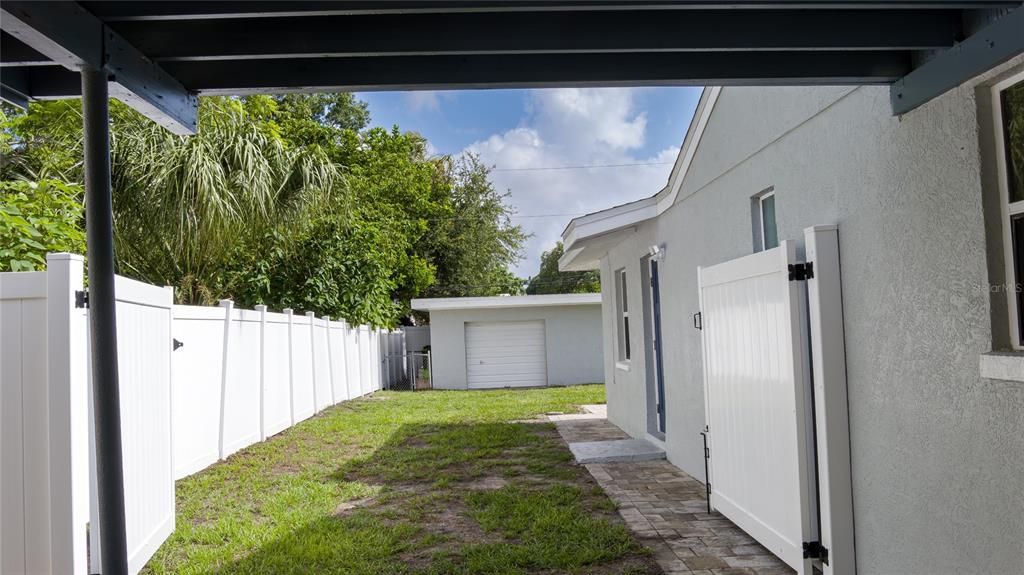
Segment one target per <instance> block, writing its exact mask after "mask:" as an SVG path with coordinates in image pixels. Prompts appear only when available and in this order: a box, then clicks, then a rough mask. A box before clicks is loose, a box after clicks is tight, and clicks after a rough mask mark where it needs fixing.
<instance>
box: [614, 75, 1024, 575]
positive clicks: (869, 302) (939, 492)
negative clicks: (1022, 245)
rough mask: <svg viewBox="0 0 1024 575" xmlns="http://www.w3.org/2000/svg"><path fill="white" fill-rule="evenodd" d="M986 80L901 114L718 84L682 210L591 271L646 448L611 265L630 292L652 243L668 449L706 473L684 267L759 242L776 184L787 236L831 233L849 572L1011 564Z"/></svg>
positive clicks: (1014, 466) (1016, 454)
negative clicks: (842, 387) (849, 514)
mask: <svg viewBox="0 0 1024 575" xmlns="http://www.w3.org/2000/svg"><path fill="white" fill-rule="evenodd" d="M1022 65H1024V58H1017V59H1016V60H1015V61H1014V62H1011V63H1010V64H1009V65H1007V66H1004V67H1001V68H1000V70H998V71H996V72H999V73H1001V72H1002V71H1004V70H1006V69H1010V68H1019V67H1020V66H1022ZM991 76H992V74H990V75H987V76H986V77H985V78H981V79H978V80H976V81H974V82H971V83H970V84H968V85H965V86H962V87H960V88H958V89H956V90H954V91H952V92H950V93H948V94H946V95H944V96H942V97H940V98H938V99H937V100H935V101H933V102H931V103H929V104H927V105H925V106H924V107H922V108H920V109H918V110H916V111H914V112H912V113H910V114H907V115H906V116H904V117H902V118H897V117H893V116H892V115H891V114H890V107H889V92H888V89H887V88H884V87H861V88H857V89H851V88H726V89H724V90H723V91H722V94H721V96H720V98H719V101H718V103H717V105H716V106H715V109H714V112H713V114H712V117H711V121H710V123H709V125H708V129H707V131H706V132H705V134H704V137H703V139H702V140H701V143H700V146H699V148H698V150H697V154H696V157H695V159H694V162H693V165H692V166H691V168H690V171H689V173H688V176H687V177H686V179H685V180H684V182H683V187H682V190H681V191H680V194H679V197H678V198H677V203H676V204H675V205H674V206H673V207H672V208H670V209H669V210H668V211H666V212H665V213H664V214H662V215H661V216H660V217H659V218H658V219H656V220H653V221H649V222H647V223H645V224H643V225H641V226H640V227H639V228H638V230H637V231H636V233H635V234H633V235H632V236H630V237H629V239H627V240H625V241H623V242H622V243H621V244H619V245H618V246H616V247H615V248H613V249H612V250H611V251H610V252H609V254H608V255H607V257H606V258H605V259H604V260H603V261H602V262H601V272H602V285H604V286H606V288H605V293H604V294H603V300H604V302H605V308H606V309H605V334H606V337H607V339H608V341H606V342H605V356H606V359H605V372H606V380H607V389H608V400H609V417H610V418H611V419H612V420H613V421H614V422H615V423H616V424H618V425H619V426H620V427H622V428H623V429H624V430H626V431H627V432H629V433H630V434H632V435H634V436H638V437H642V436H643V434H644V433H645V432H646V429H647V421H648V417H647V413H646V409H647V408H646V405H645V393H644V390H645V383H644V382H645V377H646V374H645V373H644V369H643V365H642V363H643V362H642V361H637V358H640V357H642V355H641V353H642V351H641V350H642V347H641V346H642V345H643V341H644V339H645V338H644V335H643V333H642V329H641V328H640V326H641V325H642V324H639V323H638V324H637V328H636V329H634V330H633V338H632V347H633V349H634V350H635V351H634V361H633V362H632V365H631V366H630V369H629V371H623V370H621V369H618V368H617V367H616V366H615V364H614V362H613V361H612V360H611V359H612V358H613V355H612V349H613V348H612V345H613V342H612V338H614V334H615V329H614V318H613V313H614V312H613V303H612V302H614V301H615V294H614V293H612V291H611V289H610V288H611V286H612V285H613V282H612V281H611V277H610V274H611V273H612V272H613V271H614V270H616V269H619V268H622V267H625V268H626V269H627V272H628V274H629V281H630V287H631V288H632V287H633V286H638V287H639V286H640V262H641V258H642V257H643V256H644V255H646V253H647V249H648V246H650V245H652V244H656V243H658V244H661V243H663V244H665V248H666V251H665V257H664V261H663V262H662V264H661V268H660V269H661V274H662V294H663V298H662V301H663V304H662V305H663V310H662V317H663V324H662V325H663V328H662V329H663V341H664V343H665V379H666V400H667V413H668V430H667V434H666V446H667V450H668V454H669V458H670V460H671V461H672V462H673V463H675V464H676V465H678V466H679V467H681V468H682V469H683V470H685V471H686V472H688V473H690V474H691V475H693V476H694V477H697V478H700V479H703V476H704V467H703V459H702V457H703V454H702V451H701V441H700V436H699V435H698V432H699V431H700V430H701V429H702V428H703V426H704V405H703V379H702V371H701V370H702V366H701V347H700V346H701V342H700V332H698V331H697V330H695V329H693V327H692V322H691V316H692V314H693V313H695V312H697V311H698V310H699V306H698V295H697V266H704V265H713V264H716V263H720V262H723V261H726V260H729V259H733V258H736V257H739V256H743V255H746V254H749V253H751V252H752V251H753V242H752V235H753V232H752V229H751V207H750V206H751V204H750V198H751V196H753V195H755V194H757V193H758V192H760V191H762V190H764V189H766V188H768V187H769V186H774V189H775V197H776V209H777V219H778V229H779V237H780V239H793V240H802V237H803V235H802V230H803V228H805V227H807V226H810V225H814V224H827V223H836V224H838V225H839V233H840V246H841V251H842V280H843V295H844V304H843V305H844V314H845V329H846V344H847V362H848V363H847V365H848V377H849V406H850V426H851V430H850V432H851V448H852V465H853V488H854V506H855V522H856V541H857V562H858V572H859V573H861V574H893V573H899V574H917V573H920V574H933V573H934V574H952V573H1024V384H1022V383H1019V382H1016V383H1014V382H1008V381H998V380H988V379H983V378H982V377H981V376H980V373H979V355H980V354H982V353H985V352H987V351H989V350H990V349H991V348H992V345H993V335H992V334H993V331H992V320H991V318H990V315H989V314H990V295H989V292H988V291H987V289H986V287H985V286H986V281H987V279H988V273H989V272H988V266H987V263H986V258H987V256H988V254H987V244H986V228H985V222H984V220H983V211H982V196H983V194H984V193H992V190H991V189H988V188H986V187H985V186H986V185H987V184H983V182H985V178H984V177H983V173H984V170H985V165H986V162H989V161H991V158H985V157H984V156H983V155H982V153H981V152H980V151H979V140H980V137H981V136H980V135H979V121H989V120H988V119H987V118H979V117H978V113H977V112H978V103H977V102H976V101H975V88H976V86H978V85H979V84H983V83H984V82H985V81H988V79H989V78H990V77H991ZM801 249H802V248H801ZM629 294H630V298H631V301H630V308H631V309H640V306H641V293H640V290H639V289H631V290H630V292H629Z"/></svg>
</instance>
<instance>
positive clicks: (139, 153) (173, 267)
mask: <svg viewBox="0 0 1024 575" xmlns="http://www.w3.org/2000/svg"><path fill="white" fill-rule="evenodd" d="M200 116H201V122H200V130H199V133H198V134H196V135H195V136H192V137H187V138H186V137H181V136H175V135H173V134H170V133H169V132H167V131H166V130H164V129H163V128H161V127H159V126H157V125H156V124H154V123H153V122H150V121H147V120H146V119H145V118H142V117H141V116H139V115H138V114H136V113H134V112H132V111H129V110H124V113H120V114H118V115H117V119H116V121H115V123H114V130H113V136H112V137H113V141H112V156H111V158H112V178H113V196H114V197H113V202H114V214H115V222H114V225H115V243H116V246H115V247H116V250H117V256H118V265H119V267H120V268H121V273H126V274H127V275H130V276H132V277H135V278H138V279H140V280H143V281H147V282H150V283H155V284H157V285H173V286H175V287H176V288H177V294H178V300H179V301H180V302H183V303H204V304H208V303H213V301H212V300H215V299H216V297H217V295H219V294H222V293H223V291H224V289H225V285H224V282H225V277H226V275H225V272H226V271H227V270H229V269H232V268H233V267H235V268H237V265H236V264H237V263H238V262H237V261H234V258H237V257H238V254H241V253H243V252H245V253H249V252H247V251H245V250H242V249H241V247H242V246H252V245H253V244H254V243H256V242H261V241H262V240H263V239H264V238H267V237H270V236H274V237H278V238H280V237H281V236H282V235H285V236H287V235H288V234H289V232H290V231H292V230H295V229H296V228H299V227H301V226H302V225H303V223H304V221H305V219H306V215H307V214H309V213H311V212H316V211H319V210H321V209H325V208H327V206H329V205H335V206H336V205H339V203H340V204H342V205H343V204H344V203H343V202H338V201H337V200H338V199H339V198H338V197H337V196H338V195H340V194H342V193H344V191H345V187H344V180H343V178H342V176H341V170H340V168H339V166H337V165H336V164H334V163H333V162H332V161H331V160H330V159H329V158H328V157H327V155H326V154H325V153H324V152H323V151H322V150H321V149H320V148H318V147H316V146H310V147H289V146H286V145H285V143H284V142H283V141H282V139H281V138H280V137H278V136H277V135H276V134H275V133H274V132H273V130H270V129H267V126H266V124H264V123H261V122H259V121H255V120H254V118H252V117H251V115H250V114H248V113H247V111H246V108H245V107H244V106H243V104H242V102H240V101H238V100H235V99H228V98H204V99H203V100H202V105H201V109H200Z"/></svg>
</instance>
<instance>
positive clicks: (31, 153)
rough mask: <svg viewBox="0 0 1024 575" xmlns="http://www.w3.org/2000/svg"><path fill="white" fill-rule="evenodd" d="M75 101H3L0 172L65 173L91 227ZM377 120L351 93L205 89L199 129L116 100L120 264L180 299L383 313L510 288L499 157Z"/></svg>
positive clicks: (374, 317)
mask: <svg viewBox="0 0 1024 575" xmlns="http://www.w3.org/2000/svg"><path fill="white" fill-rule="evenodd" d="M79 105H80V104H79V103H78V102H76V101H59V102H44V103H34V104H32V105H31V106H30V109H29V112H28V113H27V114H26V113H16V112H12V111H11V110H10V109H5V115H4V116H3V117H2V118H0V122H2V125H0V151H2V152H3V161H2V162H0V176H2V178H3V180H7V181H11V180H18V179H29V180H36V179H40V178H43V177H50V178H57V179H59V180H62V181H65V182H69V183H70V185H69V186H68V187H67V188H66V191H67V194H64V195H63V196H59V197H63V198H64V200H65V201H70V202H71V203H72V204H74V205H75V206H77V209H78V212H76V213H77V214H78V215H77V216H75V218H77V219H74V218H73V219H74V224H75V226H77V227H76V229H77V230H78V231H81V229H82V226H81V187H80V185H79V183H80V182H81V181H82V166H81V160H80V158H81V157H82V153H81V113H80V110H79ZM368 122H369V113H368V110H367V106H366V104H365V103H364V102H360V101H358V100H357V99H356V98H355V97H354V96H352V95H351V94H314V95H285V96H252V97H247V98H241V99H239V98H202V99H201V100H200V124H199V125H200V129H199V132H198V133H197V134H196V135H194V136H191V137H181V136H175V135H173V134H170V133H168V132H166V131H165V130H163V129H162V128H160V127H158V126H156V125H155V124H154V123H152V122H150V121H149V120H147V119H146V118H144V117H142V116H140V115H139V114H138V113H136V112H135V111H134V110H131V109H130V108H128V107H127V106H123V105H121V104H119V103H117V102H112V105H111V140H112V165H111V168H112V183H113V200H114V220H115V230H114V231H115V246H116V257H117V265H118V271H119V273H121V274H124V275H128V276H131V277H134V278H137V279H140V280H143V281H148V282H150V283H155V284H157V285H172V286H175V288H176V294H177V299H178V301H179V302H181V303H198V304H209V303H213V302H215V301H216V300H218V299H222V298H232V299H234V300H235V302H236V304H237V305H239V306H244V307H250V306H252V305H255V304H261V303H262V304H266V305H267V306H268V307H270V308H271V309H282V308H285V307H291V308H293V309H296V310H297V311H306V310H308V311H313V312H315V313H317V314H319V315H331V316H332V317H341V318H345V319H347V320H349V321H351V322H356V323H364V322H368V323H373V324H376V325H393V324H394V323H396V322H397V321H398V320H399V318H400V317H402V316H403V315H404V314H406V313H407V312H408V300H409V299H410V298H412V297H416V296H419V295H422V294H426V293H429V294H432V295H471V294H472V295H487V294H490V293H500V292H503V291H511V290H512V289H513V287H514V286H515V284H516V282H515V280H514V278H513V277H512V276H511V274H510V273H509V272H508V271H507V267H508V265H509V264H511V263H514V262H515V261H516V260H517V258H518V257H519V250H520V248H521V244H522V241H523V238H524V236H523V233H522V231H521V229H519V227H518V226H513V225H512V224H511V223H510V221H509V217H508V216H509V215H510V214H511V208H510V207H509V206H508V205H507V204H506V203H505V197H504V196H503V195H502V194H498V193H497V192H495V190H494V189H493V187H492V186H491V185H490V182H489V181H488V173H489V170H488V168H487V167H486V166H484V165H482V164H480V162H479V161H477V160H476V159H475V158H455V159H452V158H448V157H429V155H428V153H427V143H426V140H425V139H424V138H422V137H421V136H419V135H418V134H415V133H410V132H401V131H399V130H398V128H397V127H395V128H394V129H392V130H384V129H380V128H372V129H368V128H367V124H368ZM5 185H6V184H5ZM11 185H13V184H11ZM40 185H42V184H40ZM53 185H54V184H46V186H47V188H46V189H56V188H53ZM5 189H6V188H5ZM12 197H13V196H12ZM37 201H38V199H37ZM12 205H13V204H11V202H8V201H7V200H6V196H5V201H4V204H2V206H3V208H4V210H5V212H4V213H5V214H6V213H7V211H6V210H8V209H19V210H20V209H22V208H21V207H17V208H11V206H12ZM5 217H6V216H5ZM24 233H26V234H27V233H29V232H24ZM23 244H24V242H23ZM4 245H6V243H5V244H4ZM26 245H27V244H26ZM62 245H64V244H62ZM32 249H34V250H37V252H36V253H41V252H38V249H39V248H35V247H33V248H32ZM62 249H75V251H81V246H80V245H79V246H73V247H69V248H62ZM30 251H31V250H30ZM12 257H13V256H12ZM17 259H18V261H23V260H24V261H28V260H25V258H22V257H21V256H18V257H17ZM37 263H38V262H37ZM18 265H19V266H20V265H22V264H18ZM502 284H508V285H509V286H510V287H509V289H508V290H506V289H504V288H498V287H496V286H498V285H502Z"/></svg>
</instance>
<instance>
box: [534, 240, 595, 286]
mask: <svg viewBox="0 0 1024 575" xmlns="http://www.w3.org/2000/svg"><path fill="white" fill-rule="evenodd" d="M563 254H565V247H564V246H563V245H562V242H558V244H557V245H555V247H554V248H552V249H551V251H547V252H544V254H543V255H541V257H540V271H539V272H537V275H535V276H533V277H532V278H530V281H529V283H528V284H527V286H526V293H528V294H530V295H534V294H554V293H593V292H599V291H601V274H600V273H599V272H597V271H595V270H591V271H583V272H562V271H558V260H559V258H561V257H562V255H563Z"/></svg>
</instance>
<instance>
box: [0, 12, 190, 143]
mask: <svg viewBox="0 0 1024 575" xmlns="http://www.w3.org/2000/svg"><path fill="white" fill-rule="evenodd" d="M0 28H2V29H3V31H4V32H7V33H8V34H10V35H11V36H13V37H14V38H16V39H17V40H18V41H20V42H21V43H23V44H25V45H26V46H28V47H30V48H32V49H33V50H35V51H37V52H39V53H41V54H43V55H44V56H46V57H47V58H49V59H51V60H53V61H54V62H56V63H58V64H60V65H61V66H64V67H65V68H67V69H69V70H75V71H78V70H83V69H93V70H100V69H103V70H106V71H107V72H108V73H109V74H110V75H111V76H112V85H111V95H113V96H114V97H116V98H117V99H119V100H121V101H123V102H125V103H126V104H128V105H129V106H131V107H133V108H135V109H136V110H139V111H140V112H142V113H143V114H145V115H146V116H147V117H149V118H151V119H152V120H153V121H155V122H157V123H158V124H160V125H162V126H164V127H165V128H167V129H168V130H171V131H172V132H174V133H177V134H192V133H195V131H196V127H197V117H198V108H199V101H198V99H197V98H196V97H195V95H194V94H190V93H189V92H187V91H186V90H185V88H184V87H182V85H181V84H180V83H178V81H177V80H175V79H174V78H173V77H172V76H170V75H169V74H167V72H165V71H164V70H163V69H161V68H160V66H159V65H157V64H156V63H154V62H152V61H150V60H149V59H148V58H146V57H145V56H143V55H142V53H141V52H139V51H138V50H137V49H136V48H135V47H134V46H132V45H131V44H129V43H128V42H126V41H125V40H124V39H122V38H121V36H120V35H118V34H117V33H115V32H114V31H113V30H110V29H109V28H108V27H107V26H106V25H104V24H103V22H101V21H100V20H99V19H97V18H96V17H95V16H93V15H92V14H90V13H89V12H87V11H85V9H83V8H82V7H81V6H80V5H78V4H77V3H75V2H16V1H5V2H4V3H3V4H0ZM28 87H29V89H30V90H32V94H29V96H31V97H33V98H35V97H43V96H42V94H40V95H37V93H36V86H35V85H34V84H32V83H29V86H28Z"/></svg>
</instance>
